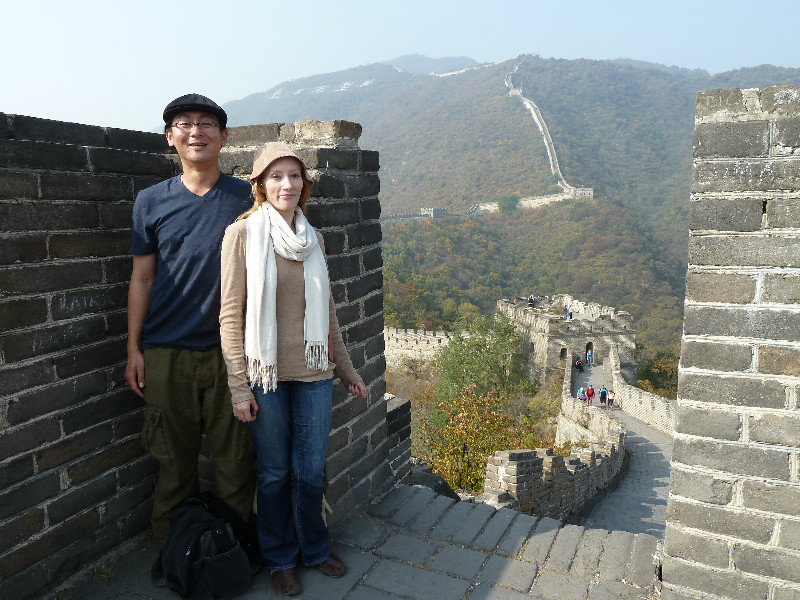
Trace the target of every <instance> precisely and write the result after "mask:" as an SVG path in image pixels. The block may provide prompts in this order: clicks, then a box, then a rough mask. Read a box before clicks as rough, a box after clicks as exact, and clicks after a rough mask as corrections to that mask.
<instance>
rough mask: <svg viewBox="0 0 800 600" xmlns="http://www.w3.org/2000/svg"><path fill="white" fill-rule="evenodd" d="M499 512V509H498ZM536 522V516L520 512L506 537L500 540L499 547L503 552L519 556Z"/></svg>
mask: <svg viewBox="0 0 800 600" xmlns="http://www.w3.org/2000/svg"><path fill="white" fill-rule="evenodd" d="M498 512H499V511H498ZM535 524H536V517H532V516H530V515H523V514H520V515H518V516H517V518H516V519H514V522H513V523H512V524H511V527H509V528H508V532H507V533H506V535H505V537H504V538H503V539H501V540H500V543H499V544H498V545H497V549H498V550H499V551H500V552H502V553H503V554H508V555H510V556H518V555H519V553H520V551H521V550H522V547H523V546H524V545H525V542H527V541H528V538H529V536H530V534H531V530H532V529H533V526H534V525H535Z"/></svg>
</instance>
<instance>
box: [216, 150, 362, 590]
mask: <svg viewBox="0 0 800 600" xmlns="http://www.w3.org/2000/svg"><path fill="white" fill-rule="evenodd" d="M250 182H251V184H252V187H253V197H254V204H253V208H251V209H250V210H248V211H247V212H245V213H244V214H243V215H242V216H241V217H239V220H238V221H237V222H235V223H234V224H232V225H231V226H229V227H228V229H227V230H226V231H225V237H224V239H223V242H222V306H221V310H220V318H219V321H220V333H221V337H222V351H223V355H224V356H225V361H226V364H227V367H228V383H229V386H230V388H231V395H232V401H233V403H234V404H233V412H234V415H235V416H236V417H237V418H238V419H240V420H241V421H244V422H246V423H248V424H249V427H250V434H251V436H252V438H253V443H254V445H255V447H256V458H257V465H258V495H257V502H258V519H257V531H258V538H259V545H260V547H261V553H262V555H263V556H264V560H265V561H266V564H267V566H268V567H269V568H270V570H271V572H272V584H273V586H274V587H275V589H276V591H277V592H278V593H279V594H282V595H293V594H296V593H298V592H300V581H299V579H298V576H297V572H296V570H295V566H296V565H297V561H298V558H301V559H302V561H303V562H304V564H305V565H306V566H315V567H316V568H317V569H318V570H319V571H321V572H322V573H323V574H325V575H328V576H330V577H339V576H341V575H342V574H343V573H344V572H345V569H346V567H345V565H344V563H343V562H342V561H341V559H340V558H339V557H337V556H335V555H334V554H331V553H330V550H329V548H328V530H327V528H326V526H325V522H324V521H323V519H322V494H323V487H324V467H325V455H326V453H327V445H328V437H329V435H330V425H331V404H332V386H333V379H332V378H333V371H334V366H335V368H336V375H337V376H338V377H339V378H340V379H341V380H342V382H343V383H344V384H345V385H347V387H348V390H349V392H350V393H351V394H356V395H359V396H361V397H362V398H365V397H366V388H365V386H364V382H363V381H362V380H361V378H360V377H359V376H358V374H357V373H356V371H355V369H354V368H353V365H352V363H351V362H350V357H349V356H348V354H347V349H346V348H345V345H344V342H343V341H342V335H341V332H340V331H339V324H338V322H337V320H336V311H335V309H334V305H333V301H332V299H331V297H330V285H329V280H328V270H327V265H326V263H325V257H324V256H325V254H324V252H325V251H324V247H323V241H322V236H321V235H319V234H318V233H316V232H315V231H314V229H313V228H312V227H311V225H309V224H308V222H307V221H306V219H305V215H304V210H305V203H306V200H307V198H308V196H309V192H310V190H311V181H310V180H309V179H308V176H307V174H306V169H305V165H303V162H302V161H301V160H300V158H299V157H298V156H297V154H295V152H294V151H293V150H292V149H291V147H289V146H288V145H286V144H284V143H280V142H271V143H269V144H265V145H264V146H262V147H261V148H260V149H259V150H258V151H257V152H256V158H255V161H254V163H253V172H252V174H251V175H250ZM333 363H335V365H334V364H333Z"/></svg>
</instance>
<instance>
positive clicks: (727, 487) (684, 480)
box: [669, 467, 733, 504]
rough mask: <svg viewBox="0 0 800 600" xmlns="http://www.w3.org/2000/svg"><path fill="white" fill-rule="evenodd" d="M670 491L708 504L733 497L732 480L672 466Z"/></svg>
mask: <svg viewBox="0 0 800 600" xmlns="http://www.w3.org/2000/svg"><path fill="white" fill-rule="evenodd" d="M669 485H670V493H671V494H673V495H677V496H684V497H686V498H692V499H693V500H698V501H700V502H707V503H709V504H728V503H729V502H730V501H731V498H733V481H732V480H727V479H721V478H719V477H715V476H714V475H709V474H707V473H694V472H691V471H683V470H681V469H679V468H676V467H673V468H672V473H671V476H670V484H669Z"/></svg>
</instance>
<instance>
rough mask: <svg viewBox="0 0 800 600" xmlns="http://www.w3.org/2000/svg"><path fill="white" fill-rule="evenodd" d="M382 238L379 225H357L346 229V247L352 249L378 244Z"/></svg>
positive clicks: (369, 223)
mask: <svg viewBox="0 0 800 600" xmlns="http://www.w3.org/2000/svg"><path fill="white" fill-rule="evenodd" d="M382 236H383V234H382V233H381V225H380V223H375V222H368V223H357V224H356V225H352V226H350V227H348V228H347V245H348V247H349V248H351V249H353V248H363V247H364V246H371V245H373V244H379V243H380V241H381V239H382Z"/></svg>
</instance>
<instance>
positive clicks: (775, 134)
mask: <svg viewBox="0 0 800 600" xmlns="http://www.w3.org/2000/svg"><path fill="white" fill-rule="evenodd" d="M799 133H800V88H796V87H787V86H784V87H774V88H768V89H766V90H744V91H742V90H710V91H707V92H701V93H700V94H699V95H698V99H697V126H696V129H695V146H694V157H695V162H694V174H693V177H692V191H693V192H694V193H695V195H694V196H693V198H692V203H691V212H692V214H691V218H690V229H691V230H690V237H689V269H688V270H689V275H688V277H687V289H686V298H687V301H688V302H687V305H686V310H685V315H684V340H683V350H682V355H681V367H680V369H679V376H678V396H679V398H680V399H681V400H682V402H681V403H680V404H679V409H678V412H677V419H676V426H675V433H676V437H675V442H674V447H673V454H672V457H673V468H672V480H671V484H670V485H671V488H670V492H671V494H670V499H669V502H668V511H667V513H668V514H667V538H666V546H665V558H664V564H663V587H664V590H663V591H664V597H665V598H667V597H670V596H674V597H681V595H683V594H684V592H686V593H685V595H686V596H687V597H701V596H702V597H705V595H706V594H710V595H711V596H713V597H715V598H716V597H720V598H726V599H728V598H729V599H738V598H766V597H767V596H768V594H769V597H770V598H776V599H777V598H781V597H787V593H788V592H787V590H790V589H792V588H794V589H795V590H796V589H797V583H798V575H797V573H798V572H800V560H799V559H798V558H797V553H796V550H797V549H798V548H800V527H796V526H795V524H796V523H797V522H798V521H797V518H798V517H799V516H800V511H798V509H797V506H798V503H799V502H800V494H798V492H797V481H798V474H797V461H798V453H797V448H798V447H800V434H798V429H800V427H798V426H800V419H798V417H797V414H796V410H797V406H798V404H797V391H798V390H797V384H796V377H797V375H798V373H800V359H798V356H800V350H798V348H797V343H798V341H800V312H797V311H796V310H795V309H796V305H797V304H798V302H800V276H798V275H797V273H796V270H797V267H800V245H798V244H797V239H798V237H797V236H798V234H799V233H800V222H799V221H800V219H798V217H800V201H798V200H797V195H798V192H800V175H798V173H800V153H798V148H799V147H800V140H798V134H799ZM702 302H712V303H723V304H729V305H731V306H729V307H721V306H713V305H712V306H703V305H701V304H698V303H702ZM697 369H702V370H703V371H702V372H698V371H697ZM688 402H692V403H696V402H702V403H707V406H708V408H703V407H702V405H697V404H694V405H689V404H688ZM712 408H713V409H712ZM697 436H700V437H697ZM704 438H705V439H704ZM682 498H687V499H690V500H691V501H685V500H683V499H682ZM696 530H699V531H703V532H708V535H704V534H698V533H697V531H696ZM717 536H719V537H717ZM776 536H777V539H776ZM776 541H777V545H778V547H774V546H775V542H776ZM786 549H788V551H787V550H786ZM768 581H769V583H767V582H768ZM781 582H786V584H787V585H785V586H784V585H780V584H781ZM771 587H772V589H770V588H771ZM711 596H709V597H711ZM788 597H791V595H789V596H788Z"/></svg>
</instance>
